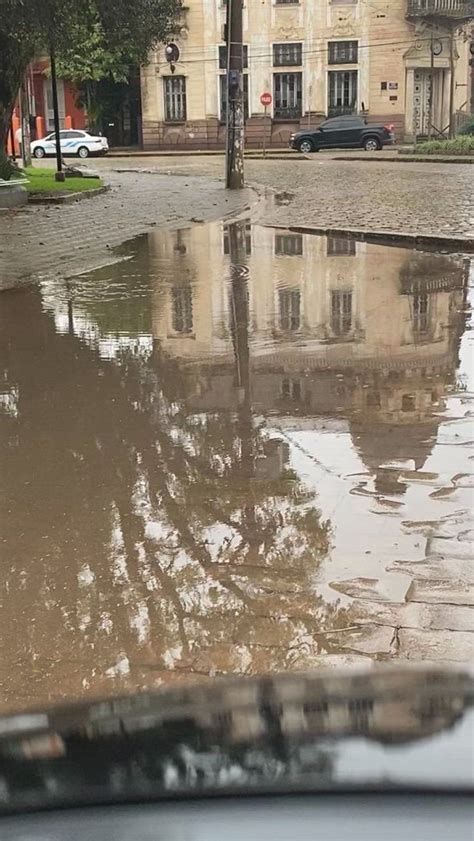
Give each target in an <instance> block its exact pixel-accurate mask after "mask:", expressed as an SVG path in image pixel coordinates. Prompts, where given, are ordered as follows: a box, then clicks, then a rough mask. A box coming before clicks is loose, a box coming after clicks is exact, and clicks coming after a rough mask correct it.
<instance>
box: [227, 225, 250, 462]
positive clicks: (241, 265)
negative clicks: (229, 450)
mask: <svg viewBox="0 0 474 841" xmlns="http://www.w3.org/2000/svg"><path fill="white" fill-rule="evenodd" d="M227 230H228V233H229V253H230V261H231V266H230V272H231V291H230V303H231V307H230V310H231V331H232V341H233V345H234V358H235V381H236V386H237V394H238V404H239V408H238V414H239V426H240V439H241V447H242V452H241V464H242V468H243V470H244V472H245V473H246V475H247V476H253V472H254V463H253V459H254V453H253V443H252V441H253V424H252V406H251V402H250V349H249V299H248V282H247V281H248V269H247V266H246V265H245V263H246V256H247V255H246V250H245V222H234V223H233V224H231V225H229V227H228V229H227Z"/></svg>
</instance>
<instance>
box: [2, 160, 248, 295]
mask: <svg viewBox="0 0 474 841" xmlns="http://www.w3.org/2000/svg"><path fill="white" fill-rule="evenodd" d="M107 181H108V182H109V183H110V184H111V187H112V189H111V191H109V192H108V193H105V194H104V195H101V196H98V197H97V198H93V199H90V200H85V201H79V202H75V203H73V204H66V205H61V206H60V205H52V206H36V207H30V208H27V209H25V210H23V209H22V210H20V211H16V212H12V213H8V214H5V215H2V216H0V290H2V289H8V288H11V287H14V286H17V285H18V284H20V283H21V282H23V281H29V280H31V279H39V278H41V277H44V276H45V275H50V274H61V275H63V276H66V275H70V274H74V273H77V272H78V271H84V270H85V269H88V268H94V267H96V266H98V265H100V264H101V263H104V262H110V249H112V248H114V247H116V246H118V245H120V244H121V243H123V242H124V241H125V240H128V239H131V238H132V237H134V236H137V235H139V234H142V233H144V232H146V231H147V230H152V229H153V228H154V227H155V226H160V227H170V228H176V227H179V226H181V225H184V224H186V223H187V222H193V221H207V220H211V219H217V218H221V217H223V216H225V215H226V214H233V213H237V212H239V211H240V210H243V209H244V208H245V207H248V206H249V204H250V203H251V202H252V201H254V200H255V193H252V191H250V190H246V191H245V193H244V194H240V193H239V194H236V193H226V192H225V191H224V190H223V189H222V184H221V183H219V181H218V180H216V179H215V178H212V179H209V178H205V179H204V178H202V177H189V178H188V177H186V178H182V177H174V178H173V177H172V178H168V177H167V176H166V175H163V174H159V173H156V174H154V175H153V177H151V178H150V177H146V176H144V175H141V174H139V173H134V172H132V173H115V172H108V173H107Z"/></svg>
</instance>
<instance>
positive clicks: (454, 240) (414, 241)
mask: <svg viewBox="0 0 474 841" xmlns="http://www.w3.org/2000/svg"><path fill="white" fill-rule="evenodd" d="M264 227H265V228H278V229H281V230H285V231H291V232H292V233H296V234H317V235H323V236H324V235H325V236H335V237H344V238H346V239H357V240H360V241H362V242H372V243H375V244H380V245H384V244H385V245H399V246H400V247H402V248H416V247H419V246H423V247H424V248H428V249H440V248H442V249H443V250H444V251H457V252H459V251H464V252H468V253H474V238H472V237H471V238H469V239H463V237H454V236H450V237H448V236H446V237H445V236H439V235H433V236H431V235H430V234H403V233H401V232H400V231H364V230H356V229H355V228H332V227H321V228H316V227H312V226H307V225H269V224H266V223H265V224H264Z"/></svg>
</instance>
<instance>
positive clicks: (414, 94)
mask: <svg viewBox="0 0 474 841" xmlns="http://www.w3.org/2000/svg"><path fill="white" fill-rule="evenodd" d="M473 15H474V12H473V2H472V0H390V1H389V0H370V2H368V0H244V7H243V22H244V35H243V38H244V65H245V69H244V97H245V116H246V145H247V146H248V147H252V146H254V147H255V146H258V145H260V144H261V143H262V139H263V133H264V131H265V133H266V138H267V142H268V144H271V145H275V146H276V145H281V144H286V143H287V142H288V139H289V136H290V134H291V133H292V132H293V131H295V130H297V129H299V128H300V127H302V126H306V125H318V124H319V123H320V122H321V121H322V119H323V118H324V117H325V116H328V115H329V116H335V115H338V114H341V113H352V112H364V113H366V115H367V118H368V120H369V122H383V123H391V124H393V125H394V126H395V131H396V134H397V136H398V137H399V138H402V137H405V138H413V137H414V136H415V135H418V136H423V135H426V134H427V132H428V121H429V101H430V91H431V87H432V88H433V103H432V116H433V125H434V126H435V129H437V130H439V131H441V130H443V129H446V127H447V126H448V124H449V101H450V78H451V70H450V67H451V33H454V34H453V45H452V46H453V59H452V60H453V64H454V72H455V83H454V107H455V112H456V113H457V114H459V117H458V118H457V119H462V117H463V115H465V114H466V113H467V112H468V111H469V110H470V106H469V103H470V95H471V90H470V88H471V78H472V74H471V68H470V66H469V59H470V51H469V46H470V44H469V38H468V36H469V30H470V27H471V26H472V24H470V23H469V17H470V16H471V20H472V17H473ZM225 18H226V0H188V2H187V5H186V8H185V9H184V11H183V25H182V27H181V31H180V35H179V38H177V39H176V42H175V43H176V46H177V47H178V51H179V55H178V57H177V60H176V61H175V63H174V64H173V66H171V65H170V64H169V63H168V61H167V60H166V55H165V48H164V46H163V47H162V48H160V49H158V50H156V51H155V52H154V53H152V54H151V55H150V61H149V64H148V65H147V66H146V67H144V68H143V69H142V79H141V87H142V111H143V143H144V146H145V148H158V147H163V148H175V147H182V146H189V147H194V148H215V147H218V146H220V145H222V144H223V143H224V141H225V119H226V86H225V56H226V50H225V44H224V24H225ZM431 51H432V52H433V62H431ZM431 64H432V65H433V66H432V67H431ZM172 71H174V72H172ZM264 92H269V93H271V95H272V104H271V106H270V107H269V109H268V113H267V117H266V118H265V116H264V108H263V106H262V105H261V103H260V96H261V94H262V93H264Z"/></svg>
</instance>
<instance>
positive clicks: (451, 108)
mask: <svg viewBox="0 0 474 841" xmlns="http://www.w3.org/2000/svg"><path fill="white" fill-rule="evenodd" d="M455 31H456V27H455V26H452V28H451V37H450V41H449V67H450V74H451V75H450V79H449V137H450V138H453V137H454V136H455V134H456V125H455V119H454V91H455V89H456V88H455V62H454V49H455V40H454V33H455Z"/></svg>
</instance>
